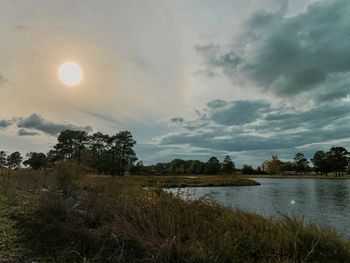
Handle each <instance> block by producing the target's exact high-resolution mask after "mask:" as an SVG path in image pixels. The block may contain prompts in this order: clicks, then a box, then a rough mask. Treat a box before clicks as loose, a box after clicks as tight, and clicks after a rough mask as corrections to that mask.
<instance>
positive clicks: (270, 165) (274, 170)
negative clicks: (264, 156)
mask: <svg viewBox="0 0 350 263" xmlns="http://www.w3.org/2000/svg"><path fill="white" fill-rule="evenodd" d="M263 167H264V170H265V171H266V172H267V173H269V174H279V173H281V172H282V171H283V162H282V161H280V160H279V159H278V157H277V155H272V159H271V160H266V161H265V162H264V163H263Z"/></svg>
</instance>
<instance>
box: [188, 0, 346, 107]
mask: <svg viewBox="0 0 350 263" xmlns="http://www.w3.org/2000/svg"><path fill="white" fill-rule="evenodd" d="M282 10H283V8H282V9H281V10H279V11H276V12H260V13H258V14H255V15H254V16H253V17H252V18H251V19H250V20H249V21H248V22H247V24H246V27H245V28H244V33H242V35H241V36H240V38H239V39H240V41H239V42H238V41H237V42H236V43H234V44H232V45H230V47H229V48H226V49H225V48H223V47H220V46H217V45H203V46H196V47H195V48H196V50H197V51H198V52H199V53H200V54H202V55H203V56H204V57H205V58H206V61H207V65H208V70H211V71H213V70H218V71H221V72H222V73H223V74H225V75H226V76H227V77H229V78H231V79H232V80H233V81H235V82H236V81H237V80H238V81H240V83H242V82H243V83H245V84H247V85H252V86H255V87H259V88H262V89H264V90H270V91H272V92H274V93H275V94H277V95H279V96H290V95H296V94H300V93H304V92H306V93H309V95H310V97H312V98H313V99H315V100H316V101H328V100H334V99H337V98H343V97H345V96H346V95H347V94H348V93H349V88H348V87H349V84H350V34H349V28H350V1H348V0H338V1H323V2H316V3H314V4H312V5H310V6H308V8H307V10H306V11H305V12H304V13H301V14H299V15H297V16H293V17H286V16H285V13H284V11H282Z"/></svg>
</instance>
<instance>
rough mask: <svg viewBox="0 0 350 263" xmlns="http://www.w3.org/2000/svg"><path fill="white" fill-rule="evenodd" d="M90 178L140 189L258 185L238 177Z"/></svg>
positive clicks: (133, 176) (134, 176) (160, 176)
mask: <svg viewBox="0 0 350 263" xmlns="http://www.w3.org/2000/svg"><path fill="white" fill-rule="evenodd" d="M90 178H91V179H93V180H94V181H96V182H98V181H104V182H105V181H110V180H117V181H123V182H125V183H128V182H129V183H136V184H138V185H141V186H142V187H160V188H183V187H217V186H253V185H260V183H258V182H256V181H255V180H253V179H250V178H248V177H242V176H238V175H156V176H155V175H152V176H147V175H130V176H124V177H111V176H101V177H100V176H91V177H90Z"/></svg>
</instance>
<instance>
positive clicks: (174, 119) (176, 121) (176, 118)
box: [170, 117, 185, 123]
mask: <svg viewBox="0 0 350 263" xmlns="http://www.w3.org/2000/svg"><path fill="white" fill-rule="evenodd" d="M170 120H171V121H172V122H173V123H183V122H184V121H185V119H184V118H181V117H174V118H171V119H170Z"/></svg>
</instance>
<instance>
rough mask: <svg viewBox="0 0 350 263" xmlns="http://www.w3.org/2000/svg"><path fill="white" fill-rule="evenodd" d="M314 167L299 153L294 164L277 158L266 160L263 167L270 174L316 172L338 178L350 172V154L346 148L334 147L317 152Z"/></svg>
mask: <svg viewBox="0 0 350 263" xmlns="http://www.w3.org/2000/svg"><path fill="white" fill-rule="evenodd" d="M311 162H312V163H313V165H314V167H313V168H311V167H310V166H309V161H308V160H307V159H306V158H305V156H304V154H303V153H301V152H299V153H297V154H296V155H295V156H294V161H293V162H283V161H281V160H279V159H278V157H277V156H272V159H271V160H266V161H265V162H264V163H263V165H262V167H263V170H264V171H265V172H266V173H268V174H283V173H284V174H306V173H308V172H310V171H314V172H315V173H316V174H321V175H328V174H329V173H331V172H333V173H335V176H336V177H339V176H343V175H344V173H346V172H349V170H350V153H349V152H348V151H347V150H346V149H345V148H344V147H332V148H331V149H330V150H329V151H327V152H324V151H317V152H316V153H315V154H314V156H313V158H312V159H311Z"/></svg>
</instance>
